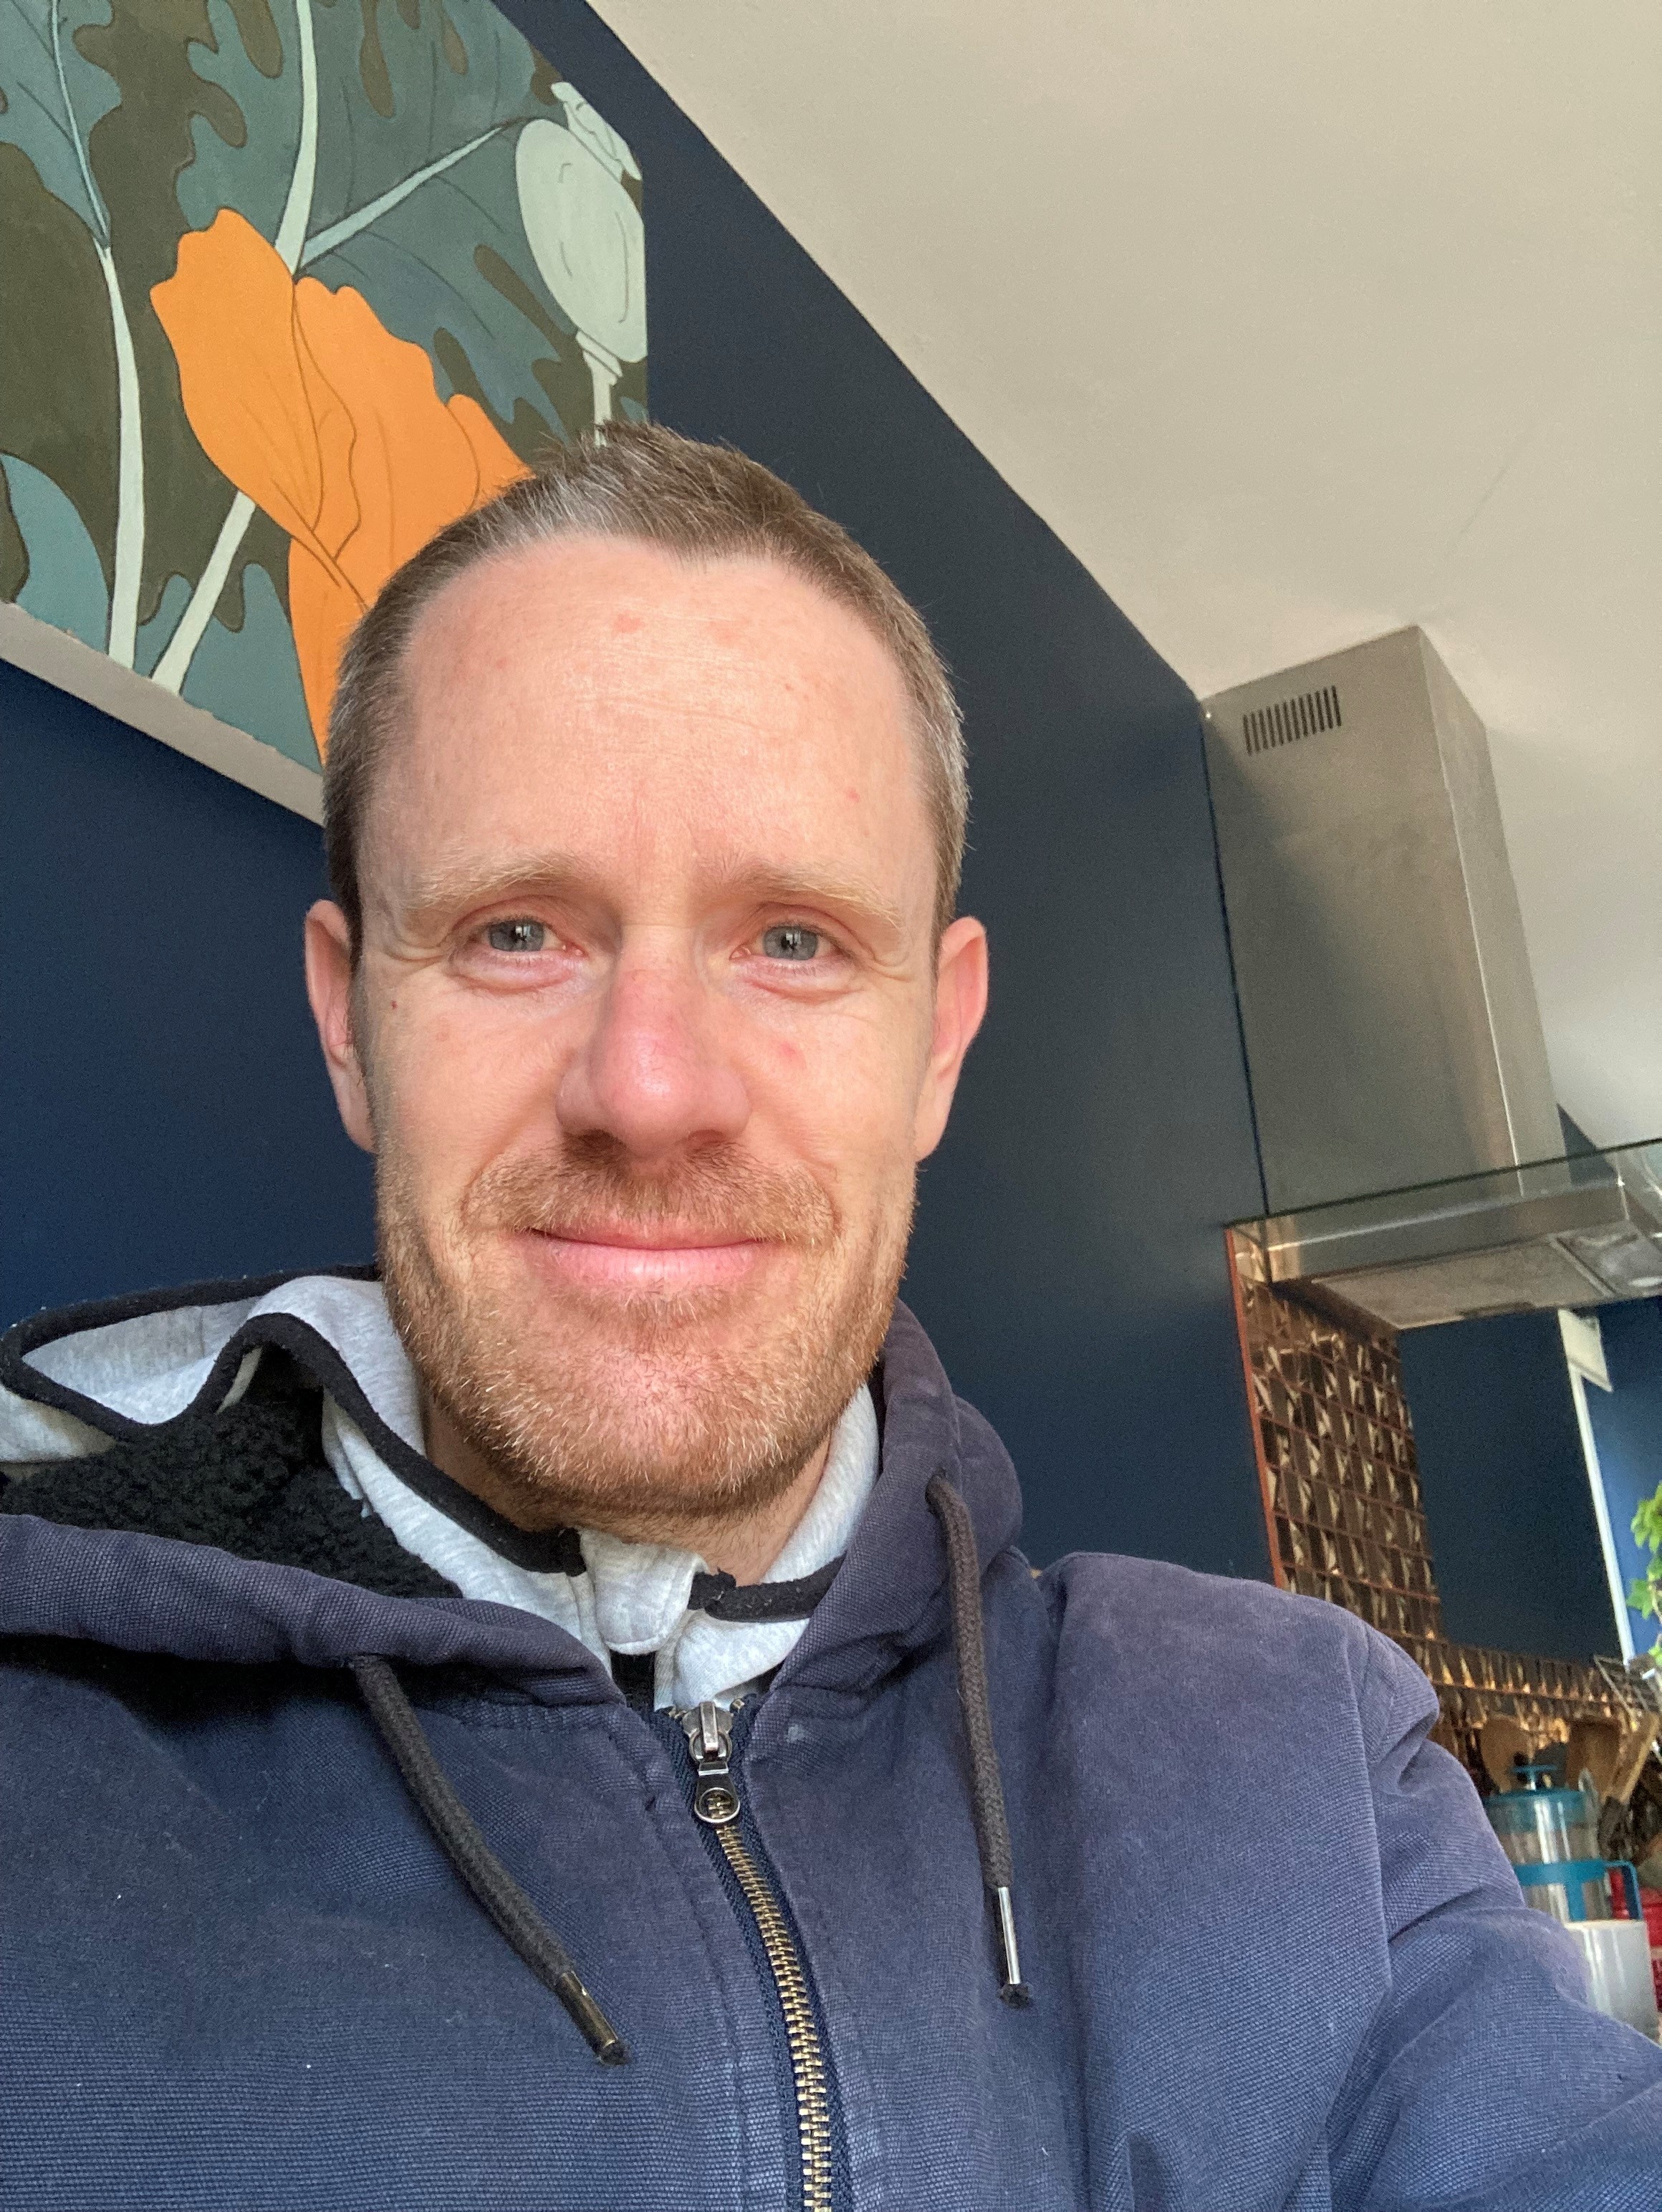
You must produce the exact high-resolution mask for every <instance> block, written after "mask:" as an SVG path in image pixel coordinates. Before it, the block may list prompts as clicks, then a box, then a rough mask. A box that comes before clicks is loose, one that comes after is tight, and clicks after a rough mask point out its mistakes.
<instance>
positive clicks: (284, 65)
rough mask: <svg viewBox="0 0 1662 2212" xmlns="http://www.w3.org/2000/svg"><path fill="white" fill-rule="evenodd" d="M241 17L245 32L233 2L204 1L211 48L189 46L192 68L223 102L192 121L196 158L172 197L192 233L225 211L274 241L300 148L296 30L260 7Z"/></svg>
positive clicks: (245, 10) (195, 44) (246, 12)
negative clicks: (256, 12)
mask: <svg viewBox="0 0 1662 2212" xmlns="http://www.w3.org/2000/svg"><path fill="white" fill-rule="evenodd" d="M292 12H293V11H292V8H291V9H289V14H290V15H292ZM243 13H244V14H245V15H247V16H248V21H247V23H246V24H245V23H244V22H243V21H240V19H239V14H238V11H237V10H236V9H234V8H233V7H232V6H231V5H230V0H208V5H207V18H208V27H209V31H210V37H211V41H212V43H211V44H203V43H201V42H195V43H193V44H192V46H191V49H190V58H191V66H192V70H194V72H195V75H196V76H197V77H198V80H199V81H200V82H202V83H204V84H207V85H213V86H216V88H218V89H219V91H221V92H222V94H224V96H225V97H224V102H223V104H222V105H219V106H214V107H211V108H208V109H205V110H204V112H202V113H201V114H198V115H197V116H195V117H193V118H192V125H191V141H192V146H193V148H194V149H195V151H194V154H193V156H192V161H191V164H190V167H188V168H186V169H185V170H183V171H182V172H181V173H180V178H179V181H178V184H177V186H176V188H175V189H176V190H177V191H178V194H179V204H180V210H182V212H183V214H184V216H185V220H186V223H187V224H188V225H189V226H190V228H192V230H205V229H206V228H208V225H209V224H210V222H212V221H213V219H214V217H215V216H216V215H217V214H218V213H219V210H221V208H222V207H230V208H234V209H235V210H237V212H238V214H239V215H243V216H247V219H248V221H249V222H251V223H252V224H253V227H254V228H255V229H256V230H258V231H260V232H263V233H264V234H265V236H266V237H267V238H271V237H274V236H275V235H276V233H277V225H278V223H279V222H281V221H282V218H283V204H284V202H285V201H286V199H287V197H288V194H289V179H290V178H291V177H292V176H293V175H294V170H295V154H296V151H297V150H298V148H299V145H300V118H301V100H300V84H299V76H298V71H297V70H295V67H294V59H293V52H292V49H293V46H294V38H295V33H294V27H293V24H292V22H291V21H284V22H283V23H278V22H277V21H275V20H274V19H273V17H272V15H271V12H270V10H269V9H266V8H265V7H263V6H262V8H261V9H260V12H259V15H253V14H252V12H251V11H250V10H248V9H246V8H245V9H244V10H243ZM251 39H252V40H253V45H252V47H251V46H250V44H249V40H251Z"/></svg>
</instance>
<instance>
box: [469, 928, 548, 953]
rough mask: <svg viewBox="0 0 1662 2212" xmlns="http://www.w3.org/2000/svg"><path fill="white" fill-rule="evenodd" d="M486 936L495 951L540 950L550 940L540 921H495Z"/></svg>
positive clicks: (486, 940) (487, 942) (488, 943)
mask: <svg viewBox="0 0 1662 2212" xmlns="http://www.w3.org/2000/svg"><path fill="white" fill-rule="evenodd" d="M484 936H485V942H486V944H487V945H490V950H491V951H493V952H540V951H542V949H543V947H544V945H545V944H546V943H547V942H548V932H547V930H546V929H545V927H544V926H543V924H542V923H541V922H540V921H493V922H492V923H491V925H490V928H489V929H487V930H486V932H485V933H484Z"/></svg>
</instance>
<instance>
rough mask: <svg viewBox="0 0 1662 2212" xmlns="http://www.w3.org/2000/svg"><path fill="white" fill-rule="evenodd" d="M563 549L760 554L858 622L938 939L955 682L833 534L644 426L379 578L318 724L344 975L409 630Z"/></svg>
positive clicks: (597, 435)
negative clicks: (902, 757)
mask: <svg viewBox="0 0 1662 2212" xmlns="http://www.w3.org/2000/svg"><path fill="white" fill-rule="evenodd" d="M566 537H589V538H594V537H599V538H632V539H636V540H640V541H643V542H644V543H646V544H652V545H662V546H666V547H667V548H668V549H670V550H672V551H673V552H677V553H679V554H682V555H684V556H686V557H687V558H688V559H690V560H692V561H706V560H720V559H722V558H744V557H746V556H762V557H764V558H768V559H771V560H774V561H776V562H779V563H780V564H781V565H782V567H784V568H788V569H790V570H792V571H793V572H794V574H797V575H799V576H801V577H802V578H804V579H805V580H807V582H809V583H811V584H813V585H816V586H818V587H819V590H821V591H822V592H825V595H826V597H827V598H829V599H832V600H835V601H836V602H837V603H838V604H839V605H842V606H844V607H846V608H848V609H849V611H851V612H852V613H854V614H855V615H856V616H858V617H859V618H860V619H861V621H862V622H863V623H865V624H866V626H867V628H868V629H869V630H871V631H872V632H873V633H874V635H875V636H876V638H877V639H878V641H879V642H880V644H882V645H884V646H885V647H887V649H888V651H889V653H891V654H892V657H893V659H894V662H895V664H896V665H897V667H898V670H899V671H900V675H901V678H902V679H903V681H904V684H905V688H906V692H907V695H908V698H909V700H910V706H911V711H912V719H913V720H914V722H915V723H916V731H915V735H916V738H917V740H918V751H919V756H920V765H921V768H922V781H923V796H924V800H925V804H926V806H927V808H928V814H929V817H930V822H931V826H932V828H933V829H934V846H935V907H934V924H935V934H936V937H937V939H939V936H940V934H941V931H942V930H944V929H945V928H946V927H947V923H948V922H949V921H951V920H952V918H953V914H954V913H955V911H956V910H957V904H958V891H959V877H960V875H961V873H962V870H963V862H964V841H965V828H966V823H967V819H968V813H969V787H968V782H967V779H966V775H965V756H964V734H963V723H962V720H961V717H960V715H959V708H958V702H957V700H956V698H955V697H954V696H953V686H952V679H951V678H950V677H949V676H948V674H947V668H946V665H945V663H944V662H943V661H942V659H941V655H940V654H939V653H937V652H936V650H935V647H934V643H933V641H931V639H930V636H929V633H928V629H927V628H926V627H925V625H924V622H923V618H922V616H921V615H920V614H919V613H918V611H917V610H916V608H915V607H914V606H913V605H912V604H911V602H910V600H909V599H907V598H906V597H905V596H904V593H903V592H901V591H900V590H899V589H898V586H896V585H895V584H894V583H893V582H892V580H890V578H889V577H888V576H887V575H886V574H885V573H884V571H883V570H882V569H881V568H880V567H879V566H878V564H877V562H875V561H874V560H873V558H872V556H870V554H869V553H868V552H866V551H865V550H864V549H863V548H862V547H861V546H859V545H857V544H855V541H854V539H853V538H850V537H849V533H848V532H847V531H845V530H844V529H843V527H842V526H841V525H840V524H838V523H836V522H833V521H831V520H830V518H829V517H828V516H826V515H824V514H821V513H819V512H818V511H817V510H816V509H815V508H813V507H810V506H809V504H808V502H807V500H805V499H804V498H803V497H802V495H801V493H800V492H798V491H796V490H794V489H793V488H792V487H791V486H790V485H789V484H788V483H784V482H782V479H781V478H780V477H776V476H775V475H774V474H773V472H772V471H771V470H770V469H765V468H764V467H763V466H762V465H761V463H760V462H759V461H753V460H751V459H749V458H748V457H747V456H746V454H743V453H737V452H735V451H734V449H733V448H732V447H728V446H713V445H703V444H700V443H698V442H697V441H696V440H694V439H691V438H684V437H681V436H679V435H678V434H677V433H676V432H674V431H673V430H666V429H663V428H660V427H659V426H658V425H657V424H655V423H641V422H630V423H607V424H606V425H605V426H603V428H600V429H596V430H594V431H590V432H586V433H584V435H582V436H581V437H579V438H577V439H576V440H575V441H573V442H572V443H571V444H569V445H567V446H563V447H555V448H554V449H553V450H552V452H551V455H550V457H549V459H547V460H546V461H545V464H544V465H543V466H542V467H541V468H540V469H539V470H538V471H537V472H536V473H535V474H534V475H533V476H529V477H522V478H521V479H520V481H519V482H518V483H514V484H511V485H510V486H509V487H508V489H507V490H506V491H504V492H502V493H501V494H500V495H498V496H497V497H496V498H495V499H492V500H490V501H487V502H486V503H485V504H484V506H482V507H475V508H474V509H473V510H472V513H467V514H465V515H463V516H461V518H460V520H458V521H455V522H453V523H451V524H449V525H448V526H447V528H445V529H443V530H441V531H440V532H439V533H438V535H437V536H436V537H435V538H429V541H428V543H427V544H425V545H424V546H423V547H422V549H421V550H420V551H419V552H418V553H416V554H413V555H412V556H411V558H410V559H409V560H408V561H406V562H405V563H404V565H403V567H402V568H399V569H398V570H396V571H395V572H394V574H393V575H392V576H391V577H390V578H389V579H388V580H387V583H386V584H385V586H383V587H382V589H381V591H380V595H379V596H378V598H377V599H376V600H375V602H374V605H373V606H372V607H370V609H369V610H368V613H367V614H365V615H364V616H363V617H362V620H361V621H360V622H359V623H358V625H357V627H356V629H355V630H354V631H353V633H352V635H351V637H350V639H349V641H348V642H347V645H346V648H345V651H344V653H343V655H342V658H341V664H340V675H339V680H338V684H337V686H336V690H335V697H334V704H333V708H332V711H331V714H330V718H329V740H328V745H327V749H326V753H325V757H324V768H323V823H324V849H325V854H326V860H327V863H328V869H329V880H330V885H331V888H332V890H333V893H334V896H335V899H336V902H337V903H338V905H339V907H340V908H341V909H342V911H343V912H344V915H345V916H346V921H347V925H348V927H349V929H350V937H351V948H352V959H353V963H354V965H356V962H357V959H358V957H359V954H360V952H361V950H362V932H363V899H362V884H361V883H360V879H359V875H358V857H359V853H360V849H361V846H362V832H363V823H364V818H365V815H366V811H367V809H368V802H369V799H370V797H371V794H372V792H373V789H374V783H375V780H376V777H377V775H378V773H379V771H380V766H381V763H382V760H383V757H384V756H385V754H386V752H387V746H388V744H389V741H391V740H392V739H393V738H394V736H395V733H396V724H397V720H398V714H399V703H400V698H401V695H402V690H403V678H404V663H405V653H406V652H407V650H408V648H409V645H410V641H411V636H412V635H413V634H414V631H415V627H416V624H417V621H418V620H419V619H420V617H421V616H422V614H423V612H424V611H425V610H426V609H427V607H428V606H429V605H430V603H431V602H432V600H433V599H435V597H436V596H437V594H438V593H439V592H441V591H442V590H443V589H444V587H445V586H446V585H447V584H449V583H452V582H454V580H455V579H456V578H457V577H459V576H461V575H463V574H466V572H467V571H468V570H469V569H471V568H475V567H477V566H478V564H479V563H480V562H484V561H488V560H490V559H492V558H494V557H495V556H497V555H499V554H504V553H513V552H518V551H521V550H529V549H530V548H532V547H534V546H538V545H542V544H547V543H548V542H550V541H551V540H552V539H557V538H566Z"/></svg>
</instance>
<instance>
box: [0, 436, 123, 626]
mask: <svg viewBox="0 0 1662 2212" xmlns="http://www.w3.org/2000/svg"><path fill="white" fill-rule="evenodd" d="M0 468H3V469H4V470H5V471H6V483H7V487H8V489H9V492H10V495H11V511H12V513H13V515H14V517H15V520H16V523H17V530H18V535H19V536H20V537H21V538H22V540H23V550H24V551H25V552H26V553H27V556H28V562H29V573H28V576H27V580H25V582H24V585H23V588H22V590H21V592H19V593H18V594H17V604H18V605H19V606H20V607H21V608H22V610H23V611H24V612H25V614H31V615H33V616H34V617H35V618H36V619H37V620H38V621H40V622H44V623H51V624H52V628H53V629H66V630H68V631H69V633H70V636H71V637H78V638H79V639H80V640H81V641H82V644H83V645H95V646H96V647H98V648H99V649H100V652H101V651H102V650H103V646H104V641H105V638H106V636H107V633H108V630H109V625H110V587H109V586H108V585H107V583H106V582H105V580H104V564H103V562H101V561H100V559H99V557H98V548H97V547H96V546H95V545H94V544H93V542H92V539H91V538H90V537H89V536H88V532H87V526H86V524H85V523H84V522H82V520H81V517H80V516H79V515H78V514H77V513H76V511H75V507H74V506H73V504H72V503H71V501H70V499H69V497H68V495H66V494H65V493H64V492H62V491H60V490H59V489H58V486H57V485H56V484H55V483H53V482H52V478H51V477H49V476H46V475H44V474H43V473H42V472H41V471H40V470H39V469H37V468H35V467H33V465H31V464H30V463H29V462H27V461H20V460H19V459H17V457H16V456H15V454H13V453H0Z"/></svg>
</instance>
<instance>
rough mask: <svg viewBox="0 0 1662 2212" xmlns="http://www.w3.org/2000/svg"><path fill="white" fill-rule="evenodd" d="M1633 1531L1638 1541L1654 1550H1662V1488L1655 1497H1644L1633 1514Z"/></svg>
mask: <svg viewBox="0 0 1662 2212" xmlns="http://www.w3.org/2000/svg"><path fill="white" fill-rule="evenodd" d="M1633 1533H1634V1535H1635V1538H1636V1539H1637V1540H1638V1541H1639V1542H1640V1543H1641V1544H1645V1545H1647V1546H1648V1547H1650V1549H1651V1550H1652V1551H1653V1552H1662V1489H1659V1490H1658V1491H1657V1492H1655V1494H1654V1495H1653V1497H1650V1498H1642V1499H1641V1501H1640V1504H1639V1509H1638V1510H1637V1511H1636V1512H1635V1515H1634V1516H1633Z"/></svg>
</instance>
